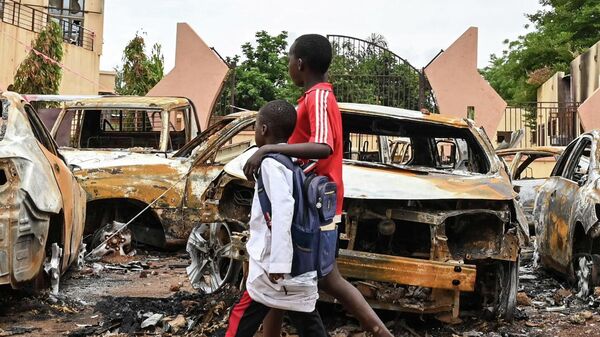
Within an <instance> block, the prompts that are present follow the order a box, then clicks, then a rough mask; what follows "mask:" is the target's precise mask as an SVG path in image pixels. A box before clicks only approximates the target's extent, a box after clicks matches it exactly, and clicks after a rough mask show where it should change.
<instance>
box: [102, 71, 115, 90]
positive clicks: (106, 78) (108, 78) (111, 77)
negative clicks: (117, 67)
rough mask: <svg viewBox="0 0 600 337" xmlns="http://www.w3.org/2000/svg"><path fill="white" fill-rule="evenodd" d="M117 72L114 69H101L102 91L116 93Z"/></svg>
mask: <svg viewBox="0 0 600 337" xmlns="http://www.w3.org/2000/svg"><path fill="white" fill-rule="evenodd" d="M116 77H117V73H116V72H114V71H103V70H101V71H100V92H104V93H113V94H114V93H115V81H116Z"/></svg>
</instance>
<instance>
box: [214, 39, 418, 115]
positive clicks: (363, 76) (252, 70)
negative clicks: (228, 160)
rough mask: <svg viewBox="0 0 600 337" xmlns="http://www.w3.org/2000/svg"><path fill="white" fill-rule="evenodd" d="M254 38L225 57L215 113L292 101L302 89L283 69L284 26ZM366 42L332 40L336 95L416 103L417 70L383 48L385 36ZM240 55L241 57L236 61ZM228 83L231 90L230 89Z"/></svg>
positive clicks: (408, 105)
mask: <svg viewBox="0 0 600 337" xmlns="http://www.w3.org/2000/svg"><path fill="white" fill-rule="evenodd" d="M255 37H256V41H255V42H254V43H250V42H248V43H245V44H244V45H242V56H239V55H236V56H234V57H227V58H226V60H227V62H228V63H229V65H230V67H231V68H232V69H234V70H233V74H231V75H230V78H229V83H227V84H225V86H224V92H223V95H222V96H221V100H220V101H219V104H218V106H217V113H218V114H225V113H229V112H231V109H229V108H227V106H228V105H230V104H231V103H232V102H231V97H232V96H231V95H232V94H233V97H234V99H233V105H235V106H237V107H241V108H245V109H252V110H257V109H259V108H260V107H261V106H262V105H264V104H265V103H266V102H268V101H270V100H274V99H285V100H287V101H289V102H290V103H295V102H296V100H297V99H298V98H299V97H300V95H302V88H298V87H296V86H295V85H294V84H293V83H292V81H291V79H290V78H289V75H288V70H287V67H288V61H289V60H288V55H287V54H288V53H287V48H288V46H287V32H285V31H284V32H281V33H280V34H278V35H269V34H268V33H267V32H265V31H259V32H257V33H256V35H255ZM368 41H369V42H371V45H370V47H369V48H366V49H360V48H359V49H355V48H352V45H351V44H349V43H347V44H345V45H341V46H336V45H334V46H333V48H334V50H336V53H335V54H334V58H333V60H332V64H331V67H330V70H329V75H330V77H329V80H330V81H331V82H332V83H333V85H334V88H335V92H336V96H338V98H339V99H340V100H343V101H348V102H360V103H373V104H384V105H390V106H397V107H405V108H415V109H416V108H418V107H417V105H418V88H419V75H418V73H417V72H416V71H415V70H414V69H413V68H412V67H411V66H410V65H408V64H407V63H405V62H404V61H402V60H399V59H398V58H397V57H395V56H394V55H393V54H392V53H390V52H389V51H386V50H385V48H386V47H387V42H386V41H385V38H384V37H383V36H381V35H378V34H372V35H371V36H370V37H369V38H368ZM240 61H241V62H240ZM232 88H233V92H232Z"/></svg>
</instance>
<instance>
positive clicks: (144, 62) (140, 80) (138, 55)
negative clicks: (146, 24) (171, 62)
mask: <svg viewBox="0 0 600 337" xmlns="http://www.w3.org/2000/svg"><path fill="white" fill-rule="evenodd" d="M115 70H116V72H117V76H116V89H115V90H116V92H117V93H118V94H119V95H137V96H143V95H146V94H147V93H148V91H150V89H152V87H154V86H155V85H156V83H158V82H159V81H160V80H161V79H162V78H163V76H164V56H163V55H162V51H161V46H160V44H158V43H157V44H155V45H154V46H153V47H152V51H151V53H150V55H146V43H145V42H144V38H143V37H142V36H140V35H139V34H137V33H136V35H135V37H134V38H133V39H132V40H131V41H129V43H128V44H127V46H126V47H125V50H124V51H123V66H122V67H121V68H115Z"/></svg>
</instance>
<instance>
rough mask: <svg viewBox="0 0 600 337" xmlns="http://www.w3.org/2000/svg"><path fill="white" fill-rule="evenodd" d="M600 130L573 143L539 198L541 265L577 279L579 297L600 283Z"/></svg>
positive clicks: (537, 207)
mask: <svg viewBox="0 0 600 337" xmlns="http://www.w3.org/2000/svg"><path fill="white" fill-rule="evenodd" d="M599 140H600V131H598V130H595V131H592V132H590V133H586V134H583V135H581V136H580V137H578V138H577V139H575V140H574V141H573V142H571V143H570V144H569V145H568V146H567V148H566V149H565V151H564V152H563V154H562V155H561V156H560V158H559V159H558V161H557V162H556V165H555V166H554V169H553V171H552V174H551V176H550V178H548V179H547V180H546V181H545V182H544V183H543V184H542V185H541V186H540V187H539V191H538V195H537V197H536V200H535V208H534V218H535V220H536V233H537V250H538V253H539V257H540V262H541V264H542V266H544V267H545V268H548V269H550V270H552V271H555V272H557V273H558V274H559V275H562V276H563V277H565V278H566V279H568V280H570V281H572V282H573V283H574V284H575V285H576V287H577V289H578V295H579V296H580V297H586V296H587V295H588V294H589V293H590V292H591V291H593V289H594V286H595V285H600V282H599V281H598V277H599V276H600V274H599V273H598V270H599V268H600V180H599V178H600V166H599V164H598V163H599V162H598V160H599V158H600V157H599V152H598V151H600V150H599V148H598V145H599Z"/></svg>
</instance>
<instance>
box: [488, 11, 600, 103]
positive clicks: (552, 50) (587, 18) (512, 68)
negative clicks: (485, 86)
mask: <svg viewBox="0 0 600 337" xmlns="http://www.w3.org/2000/svg"><path fill="white" fill-rule="evenodd" d="M540 4H541V5H543V6H544V7H543V9H542V10H539V11H538V12H536V13H534V14H530V15H527V17H528V19H529V21H530V22H531V24H533V25H534V30H533V31H531V32H529V33H527V34H525V35H522V36H519V37H518V38H517V39H516V40H514V41H510V40H508V39H507V40H505V41H504V42H505V44H506V46H507V48H506V50H504V51H503V53H502V55H499V56H498V55H491V59H490V65H489V66H488V67H486V68H485V69H483V71H482V73H483V75H484V77H485V78H486V79H487V80H488V81H489V82H490V84H491V85H492V86H493V87H494V89H496V91H498V93H499V94H500V95H501V96H502V97H503V98H504V99H505V100H507V101H512V102H526V101H535V99H536V89H537V87H539V85H541V84H542V83H544V82H545V81H546V80H547V79H548V78H549V77H550V76H552V74H554V72H556V71H565V72H569V65H570V62H571V61H572V60H573V58H575V57H576V56H577V55H579V54H581V53H582V52H583V51H585V50H586V49H588V48H589V47H591V46H592V45H593V44H594V43H596V42H597V41H598V40H599V39H600V2H599V1H597V0H594V1H588V0H540ZM528 27H529V26H526V28H528Z"/></svg>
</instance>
